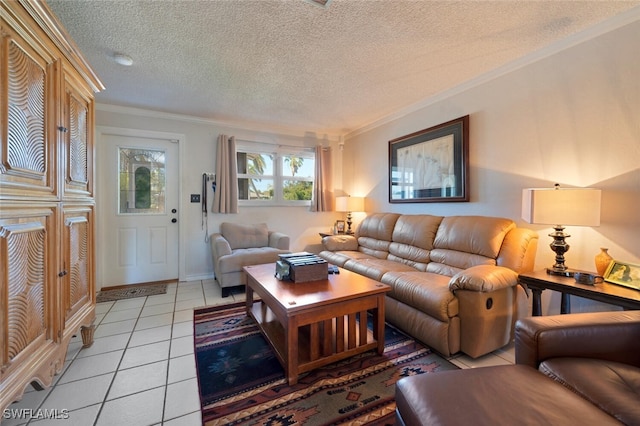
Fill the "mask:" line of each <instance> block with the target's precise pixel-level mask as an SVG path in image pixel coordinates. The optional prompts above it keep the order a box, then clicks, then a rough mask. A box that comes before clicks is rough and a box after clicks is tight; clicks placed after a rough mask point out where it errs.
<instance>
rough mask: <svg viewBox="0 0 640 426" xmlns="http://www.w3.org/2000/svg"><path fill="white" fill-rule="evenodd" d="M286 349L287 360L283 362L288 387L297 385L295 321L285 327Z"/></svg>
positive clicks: (296, 327)
mask: <svg viewBox="0 0 640 426" xmlns="http://www.w3.org/2000/svg"><path fill="white" fill-rule="evenodd" d="M285 333H286V335H287V336H286V339H287V342H286V343H285V345H286V347H285V348H284V350H285V353H286V356H287V359H286V360H285V364H286V367H285V372H284V373H285V375H286V376H287V379H288V381H289V386H293V385H295V384H297V383H298V324H297V323H296V321H295V319H290V321H289V325H288V326H286V327H285Z"/></svg>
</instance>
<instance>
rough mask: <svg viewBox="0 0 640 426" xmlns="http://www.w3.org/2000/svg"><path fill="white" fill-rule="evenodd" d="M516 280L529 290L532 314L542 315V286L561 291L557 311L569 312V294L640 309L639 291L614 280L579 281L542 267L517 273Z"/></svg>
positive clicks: (626, 307) (544, 288) (545, 288)
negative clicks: (550, 272) (552, 272)
mask: <svg viewBox="0 0 640 426" xmlns="http://www.w3.org/2000/svg"><path fill="white" fill-rule="evenodd" d="M518 281H519V282H520V284H522V285H524V286H526V287H527V288H528V289H530V290H531V292H532V293H533V308H532V315H533V316H540V315H542V305H541V302H540V297H541V295H542V291H543V290H555V291H559V292H560V293H561V294H562V297H561V301H560V313H561V314H568V313H570V312H571V303H570V300H569V295H574V296H579V297H584V298H585V299H591V300H597V301H599V302H604V303H609V304H611V305H616V306H622V307H623V308H624V309H640V291H638V290H636V289H633V288H628V287H623V286H619V285H616V284H610V283H607V282H602V283H599V284H594V285H588V284H579V283H577V282H576V281H575V279H574V278H573V277H563V276H556V275H550V274H547V271H546V270H541V271H535V272H528V273H523V274H520V275H519V276H518Z"/></svg>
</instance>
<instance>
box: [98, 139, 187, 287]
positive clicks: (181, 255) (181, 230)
mask: <svg viewBox="0 0 640 426" xmlns="http://www.w3.org/2000/svg"><path fill="white" fill-rule="evenodd" d="M104 135H111V136H127V137H134V138H150V139H167V140H174V141H177V142H178V156H179V157H180V158H179V159H178V173H177V175H178V217H180V216H182V217H185V216H184V215H182V207H183V202H182V170H184V168H183V162H184V149H185V141H186V136H185V135H184V134H181V133H169V132H158V131H153V130H139V129H127V128H121V127H111V126H96V147H95V148H94V150H96V151H97V150H98V145H97V144H99V143H101V141H102V139H103V136H104ZM94 158H96V165H95V168H94V182H98V180H97V179H96V177H97V174H98V173H100V169H101V168H102V167H106V166H110V165H105V164H100V157H99V156H95V153H94ZM102 193H103V191H101V190H100V188H97V187H96V195H97V197H96V201H97V207H98V208H97V209H96V223H97V237H98V238H97V240H96V259H97V260H99V259H100V258H101V251H102V250H104V248H103V247H100V237H101V236H102V235H105V233H106V232H107V230H106V229H105V228H104V225H103V224H102V223H103V222H102V221H101V220H100V208H101V207H100V206H101V205H102V206H105V205H109V200H105V199H104V196H102ZM184 223H185V221H184V220H178V280H180V281H184V280H185V276H186V260H185V250H184V248H185V243H184V236H185V234H186V229H185V227H184ZM104 273H105V271H104V267H103V266H101V262H100V261H97V262H96V291H98V290H100V287H101V286H102V283H103V282H104V275H103V274H104Z"/></svg>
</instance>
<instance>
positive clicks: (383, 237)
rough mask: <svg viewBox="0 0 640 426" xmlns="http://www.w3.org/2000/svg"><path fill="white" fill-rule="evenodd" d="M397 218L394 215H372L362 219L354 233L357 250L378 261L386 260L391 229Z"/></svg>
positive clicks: (397, 215) (391, 233)
mask: <svg viewBox="0 0 640 426" xmlns="http://www.w3.org/2000/svg"><path fill="white" fill-rule="evenodd" d="M399 216H400V215H399V214H396V213H373V214H371V215H369V216H367V217H366V218H364V220H363V221H362V222H361V223H360V225H359V226H358V230H357V232H356V235H357V237H358V246H359V247H358V250H359V251H361V252H363V253H366V254H368V255H371V256H375V257H377V258H380V259H386V258H387V255H388V254H389V244H391V236H392V235H393V229H394V227H395V224H396V221H397V220H398V217H399Z"/></svg>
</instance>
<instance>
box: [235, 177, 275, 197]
mask: <svg viewBox="0 0 640 426" xmlns="http://www.w3.org/2000/svg"><path fill="white" fill-rule="evenodd" d="M273 196H274V192H273V179H252V178H239V179H238V199H240V200H273Z"/></svg>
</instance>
